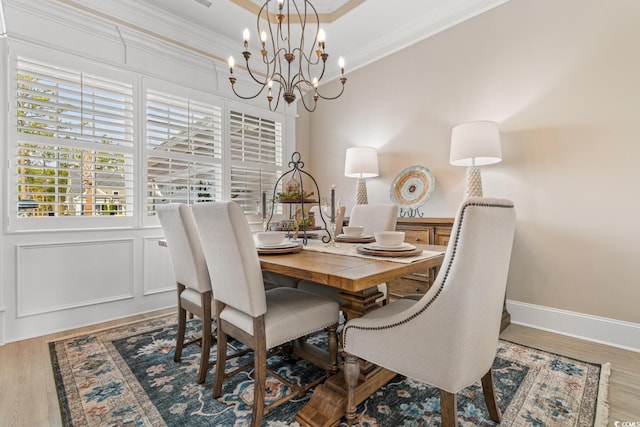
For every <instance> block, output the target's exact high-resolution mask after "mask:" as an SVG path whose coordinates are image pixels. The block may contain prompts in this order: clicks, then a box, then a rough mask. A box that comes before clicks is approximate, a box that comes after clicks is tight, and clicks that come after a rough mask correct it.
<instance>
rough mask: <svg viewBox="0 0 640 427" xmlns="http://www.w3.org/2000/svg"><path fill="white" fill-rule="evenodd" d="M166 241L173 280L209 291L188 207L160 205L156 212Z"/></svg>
mask: <svg viewBox="0 0 640 427" xmlns="http://www.w3.org/2000/svg"><path fill="white" fill-rule="evenodd" d="M156 212H157V214H158V219H159V220H160V224H161V225H162V229H163V231H164V236H165V239H166V241H167V246H168V249H169V255H170V257H171V263H172V265H173V271H174V273H175V276H176V281H177V282H178V283H180V284H181V285H184V286H186V287H188V288H192V289H195V290H197V291H198V292H200V293H204V292H207V291H210V290H211V280H210V276H209V271H208V270H207V267H206V262H205V257H204V251H203V250H202V243H201V241H200V235H199V234H198V229H197V227H196V223H195V221H194V219H193V214H192V212H191V208H190V207H189V206H187V205H185V204H182V203H172V204H168V205H160V206H158V209H157V211H156Z"/></svg>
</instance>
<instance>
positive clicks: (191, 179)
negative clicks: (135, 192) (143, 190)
mask: <svg viewBox="0 0 640 427" xmlns="http://www.w3.org/2000/svg"><path fill="white" fill-rule="evenodd" d="M146 110H147V113H146V114H147V215H154V214H155V210H156V207H157V206H158V205H159V204H164V203H188V204H193V203H198V202H207V201H215V200H220V199H221V198H222V109H221V108H220V107H218V106H214V105H207V104H204V103H199V102H195V101H192V100H189V99H184V98H180V97H176V96H171V95H168V94H163V93H160V92H157V91H153V90H148V91H147V106H146Z"/></svg>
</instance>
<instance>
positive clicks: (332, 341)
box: [327, 323, 338, 374]
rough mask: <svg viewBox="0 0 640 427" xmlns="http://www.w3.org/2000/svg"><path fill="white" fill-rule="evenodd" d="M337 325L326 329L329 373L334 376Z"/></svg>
mask: <svg viewBox="0 0 640 427" xmlns="http://www.w3.org/2000/svg"><path fill="white" fill-rule="evenodd" d="M337 329H338V324H337V323H336V324H335V325H331V326H329V327H328V328H327V336H328V341H329V358H330V360H331V369H330V372H331V373H332V374H335V373H336V372H338V333H337V332H336V331H337Z"/></svg>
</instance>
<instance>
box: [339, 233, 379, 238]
mask: <svg viewBox="0 0 640 427" xmlns="http://www.w3.org/2000/svg"><path fill="white" fill-rule="evenodd" d="M336 237H339V238H341V239H370V238H372V237H373V236H372V235H371V234H361V235H359V236H349V235H348V234H344V233H343V234H338V235H337V236H336Z"/></svg>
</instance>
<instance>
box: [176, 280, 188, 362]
mask: <svg viewBox="0 0 640 427" xmlns="http://www.w3.org/2000/svg"><path fill="white" fill-rule="evenodd" d="M182 291H184V286H183V285H178V335H177V336H176V351H175V352H174V354H173V360H174V361H175V362H179V361H180V359H181V358H182V347H183V346H184V334H185V331H186V328H187V310H185V309H184V308H182V303H181V302H180V294H181V293H182Z"/></svg>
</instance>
